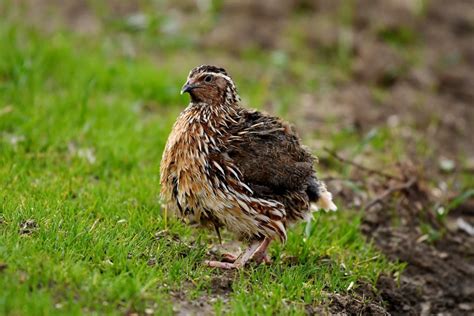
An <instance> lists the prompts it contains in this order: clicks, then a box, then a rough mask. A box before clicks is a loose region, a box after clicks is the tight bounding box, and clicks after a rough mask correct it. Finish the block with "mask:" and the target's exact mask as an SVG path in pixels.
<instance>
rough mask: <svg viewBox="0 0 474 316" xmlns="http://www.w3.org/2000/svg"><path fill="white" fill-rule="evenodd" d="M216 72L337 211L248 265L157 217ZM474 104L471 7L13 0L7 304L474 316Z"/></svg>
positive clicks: (1, 126)
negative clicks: (182, 139) (209, 71)
mask: <svg viewBox="0 0 474 316" xmlns="http://www.w3.org/2000/svg"><path fill="white" fill-rule="evenodd" d="M205 63H209V64H215V65H218V66H221V67H224V68H225V69H226V70H227V71H228V73H230V75H231V76H232V77H233V79H234V81H235V82H236V86H237V88H238V90H239V93H240V95H241V97H242V100H243V104H244V105H245V106H247V107H251V108H257V109H260V110H264V111H267V112H270V113H271V114H274V115H279V116H281V117H283V118H285V119H286V120H289V121H291V122H292V123H293V124H294V125H295V127H296V129H297V130H298V131H299V133H300V135H301V137H302V138H303V142H304V143H305V144H306V145H308V147H309V148H310V150H311V151H312V152H314V153H315V155H317V156H318V157H319V166H317V169H318V172H319V175H320V177H322V178H323V179H325V180H326V182H327V184H328V187H329V188H330V190H331V191H332V192H333V194H334V196H335V198H336V204H338V206H339V209H340V212H336V213H328V214H324V213H317V215H315V218H317V220H316V222H317V225H316V224H315V226H313V228H311V227H309V226H308V227H305V226H304V224H302V225H300V226H296V227H295V229H294V230H292V232H291V233H290V235H289V242H288V244H287V245H286V246H285V248H283V246H280V245H273V246H272V258H274V259H275V262H276V264H275V265H273V266H271V267H268V268H266V267H262V268H259V269H257V270H255V271H253V272H252V274H251V277H249V278H247V276H248V275H245V277H241V278H238V277H237V278H234V277H233V275H230V276H229V275H227V274H220V273H218V272H215V271H210V270H207V269H205V268H203V267H202V265H201V262H202V260H204V258H207V257H208V256H209V253H210V252H212V249H210V245H212V244H213V243H215V240H213V238H214V237H213V236H211V235H207V233H204V232H202V231H200V232H199V233H198V234H196V233H195V231H194V230H191V228H189V227H187V226H184V225H181V224H180V223H178V222H177V221H175V222H173V221H172V222H170V223H171V224H170V225H167V223H166V222H164V220H163V217H162V216H161V215H162V210H161V209H160V201H159V198H158V195H159V187H158V183H159V163H160V159H161V154H162V151H163V148H164V145H165V142H166V139H167V136H168V134H169V131H170V129H171V127H172V124H173V122H174V121H175V119H176V117H177V115H178V114H179V113H180V112H181V111H182V110H183V109H184V108H185V106H186V105H187V104H188V102H189V98H188V96H186V95H184V96H181V95H179V91H180V88H181V87H182V85H183V84H184V82H185V80H186V77H187V75H188V73H189V71H190V70H191V69H192V68H194V67H195V66H197V65H200V64H205ZM473 107H474V6H473V1H472V0H452V1H442V0H345V1H344V0H267V1H251V0H242V1H237V0H228V1H224V0H175V1H171V0H169V1H168V0H128V1H123V0H109V1H98V0H75V1H63V0H0V284H1V282H3V286H0V287H1V288H2V289H4V290H3V291H2V292H0V314H1V313H2V310H3V311H4V313H5V314H9V312H10V313H12V314H18V315H26V314H31V315H37V314H38V310H41V311H43V313H44V314H51V313H56V312H58V311H59V312H58V313H60V312H61V311H62V312H64V313H67V312H69V313H72V312H75V313H76V314H78V315H80V314H84V313H87V312H94V311H96V312H98V313H120V314H122V315H123V314H126V315H135V314H136V313H138V314H153V313H157V312H159V311H160V310H164V309H165V308H166V311H168V313H169V314H173V313H175V312H176V311H179V310H184V314H186V312H188V313H193V312H195V313H210V311H215V312H216V313H217V314H219V311H222V310H225V309H226V308H228V309H229V310H232V311H233V313H234V314H236V315H247V314H248V312H249V311H254V310H256V313H261V314H263V313H264V314H272V315H274V314H279V313H282V314H290V312H292V313H294V314H298V315H299V314H305V313H306V314H321V313H324V311H326V312H327V311H330V312H333V313H348V314H359V315H360V314H382V315H385V314H387V313H397V314H399V313H400V308H402V310H403V312H406V313H409V312H412V313H413V314H423V313H424V314H426V315H429V314H436V313H452V314H455V315H461V314H463V313H470V312H472V311H474V302H473V301H472V298H473V297H474V287H473V284H472V281H471V280H473V278H474V268H473V267H474V264H473V262H474V261H473V258H474V253H473V249H474V211H473V210H474V200H473V198H472V197H473V196H474V190H473V188H474V177H473V173H474V142H473V136H474V108H473ZM325 148H329V150H325ZM361 165H362V168H361ZM364 166H365V167H369V170H367V168H365V169H364ZM315 227H316V228H315ZM305 233H306V236H309V237H308V238H307V239H306V238H303V237H302V236H305ZM311 234H313V236H311ZM224 237H228V236H224ZM310 237H311V238H310ZM403 267H405V268H406V269H404V270H403V269H402V268H403ZM402 270H403V272H402ZM241 275H242V274H241ZM302 284H304V286H302ZM183 287H184V290H183V289H182V288H183ZM32 289H33V290H32ZM374 289H376V290H374ZM249 293H251V295H249ZM367 298H370V299H368V300H367ZM170 302H172V304H170ZM262 302H264V304H262ZM323 303H324V304H326V305H327V306H326V307H325V308H327V309H325V310H324V309H321V307H320V306H321V304H323ZM187 308H188V309H187ZM189 308H191V309H189ZM150 311H151V312H150ZM134 313H135V314H134ZM184 314H183V315H184Z"/></svg>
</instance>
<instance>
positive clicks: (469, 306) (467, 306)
mask: <svg viewBox="0 0 474 316" xmlns="http://www.w3.org/2000/svg"><path fill="white" fill-rule="evenodd" d="M458 307H459V309H460V310H463V311H472V310H473V309H474V306H473V304H469V303H461V304H459V305H458Z"/></svg>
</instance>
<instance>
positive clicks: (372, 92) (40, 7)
mask: <svg viewBox="0 0 474 316" xmlns="http://www.w3.org/2000/svg"><path fill="white" fill-rule="evenodd" d="M0 10H1V12H2V19H3V20H4V21H3V24H4V25H5V23H6V22H5V21H16V22H15V23H19V24H21V27H22V28H26V27H28V28H31V29H34V30H35V32H36V33H38V34H42V36H45V37H46V38H47V40H48V41H51V42H52V45H54V42H55V41H60V40H61V36H66V35H64V34H69V35H71V34H73V36H74V37H78V38H80V41H81V42H83V43H84V45H86V46H87V45H89V46H94V47H95V48H97V49H98V50H100V51H102V52H103V53H104V54H108V55H112V56H113V58H119V59H122V60H127V61H128V62H133V61H136V60H146V61H147V62H149V63H150V65H152V66H153V67H155V69H157V70H158V71H159V70H160V69H161V70H162V72H164V73H166V78H167V79H168V80H169V82H164V83H162V84H163V85H164V87H165V89H160V91H158V90H159V89H156V90H155V91H147V92H145V93H144V94H143V95H141V96H140V98H141V102H142V103H143V107H145V108H149V109H153V108H158V107H160V108H161V107H167V106H169V105H170V103H174V102H167V101H170V99H169V98H171V100H173V99H176V97H175V93H176V91H177V90H178V88H179V87H180V85H181V83H182V82H184V79H185V78H186V75H187V73H188V71H189V70H190V69H192V68H193V67H194V66H196V65H198V64H203V63H211V64H217V65H221V66H224V67H225V68H226V69H227V70H228V72H229V73H230V74H232V75H233V76H234V77H235V79H236V81H237V84H238V87H239V88H240V92H241V94H242V96H243V98H244V102H245V103H246V104H247V105H248V106H251V107H257V108H261V109H264V110H267V111H269V112H272V113H276V114H283V115H286V116H287V118H288V119H290V120H293V121H295V122H296V125H297V126H298V128H299V129H300V132H302V133H303V134H305V135H309V136H315V135H316V134H314V133H317V135H320V137H319V139H316V140H314V141H315V142H324V141H325V139H327V137H326V136H323V135H321V133H330V134H331V135H334V134H340V133H341V132H344V131H348V132H350V133H358V134H360V133H367V132H368V131H370V130H373V129H374V128H382V129H383V128H389V129H393V128H396V127H400V126H401V125H403V126H404V128H401V129H400V132H399V133H398V134H397V135H396V136H397V137H400V138H403V139H404V141H406V144H407V145H408V143H410V142H411V143H418V142H422V143H423V144H424V146H425V147H426V148H424V152H423V154H424V155H425V156H432V155H434V154H435V153H436V155H441V156H443V157H446V158H447V159H450V160H451V159H455V158H467V159H468V160H469V161H468V164H469V166H471V165H472V163H473V162H472V154H473V153H474V146H473V145H472V144H473V143H472V135H473V134H474V124H473V122H474V111H473V109H472V107H473V97H474V92H473V91H474V89H473V87H474V81H473V80H474V79H473V67H474V64H473V63H474V45H472V40H473V9H472V3H471V2H470V1H468V0H465V1H464V0H456V1H453V2H450V3H449V5H448V4H446V3H445V2H443V1H438V0H387V1H364V0H360V1H350V0H349V1H342V0H341V1H324V0H314V1H304V0H302V1H296V0H270V1H246V0H244V1H232V0H231V1H220V0H196V1H165V0H161V1H158V0H157V1H151V0H149V1H146V0H141V1H138V0H132V1H113V0H112V1H106V2H104V1H94V0H89V1H86V0H78V1H67V2H66V1H59V0H23V1H20V0H17V1H8V0H4V1H2V4H1V7H0ZM12 23H13V22H12ZM6 41H8V40H6ZM7 45H8V44H7ZM24 45H28V44H27V43H24ZM4 48H5V49H8V47H4ZM58 58H60V57H59V56H58ZM71 75H73V74H71ZM129 76H131V77H134V76H136V77H135V78H130V80H134V81H137V82H138V81H142V80H146V79H143V78H140V76H139V74H129ZM167 95H169V98H168V99H167V98H166V96H167ZM153 96H157V98H153ZM179 100H180V101H182V103H183V105H184V104H185V102H184V100H183V99H179ZM155 110H156V109H155ZM314 145H315V146H318V144H314ZM413 145H414V144H413ZM418 145H420V144H418ZM420 146H421V145H420ZM410 147H411V146H410ZM413 147H414V148H415V147H417V146H413ZM411 149H413V148H411ZM413 150H415V149H413ZM437 150H439V151H437ZM413 154H416V153H413ZM458 154H459V155H458ZM438 158H439V157H438Z"/></svg>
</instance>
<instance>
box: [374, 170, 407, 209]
mask: <svg viewBox="0 0 474 316" xmlns="http://www.w3.org/2000/svg"><path fill="white" fill-rule="evenodd" d="M415 183H416V178H411V179H410V180H408V181H407V182H405V183H402V184H400V185H396V186H393V187H390V188H388V189H387V190H385V191H384V192H382V194H380V195H379V196H377V197H376V198H375V199H373V200H372V201H370V202H369V203H367V205H366V206H365V209H366V210H368V209H369V208H371V207H372V206H374V205H375V204H377V203H380V202H382V201H383V200H385V199H386V198H387V197H388V196H390V195H391V194H392V193H394V192H397V191H402V190H405V189H409V188H410V187H411V186H413V185H414V184H415Z"/></svg>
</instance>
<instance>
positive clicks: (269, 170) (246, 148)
mask: <svg viewBox="0 0 474 316" xmlns="http://www.w3.org/2000/svg"><path fill="white" fill-rule="evenodd" d="M242 112H243V113H241V119H240V121H239V122H238V124H236V125H235V126H234V127H233V129H232V130H231V136H230V137H229V142H228V146H227V154H228V156H229V157H230V158H231V159H232V161H233V163H234V164H235V165H236V166H237V167H238V169H239V170H240V172H241V173H242V175H243V181H244V182H245V183H246V184H247V185H248V186H249V187H250V188H251V189H252V190H253V191H254V193H255V194H256V195H257V196H272V195H283V194H287V193H291V192H294V191H302V190H303V191H304V190H306V189H307V186H308V185H309V182H310V181H311V179H312V178H313V176H314V169H313V163H314V158H313V157H312V155H311V154H310V153H309V152H308V151H307V150H306V149H304V148H303V147H302V146H301V144H300V141H299V138H298V136H297V134H296V132H295V131H294V130H293V129H292V128H291V126H290V125H288V124H287V123H285V122H283V121H281V120H279V119H278V118H275V117H271V116H268V115H265V114H262V113H260V112H257V111H247V110H243V111H242Z"/></svg>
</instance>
